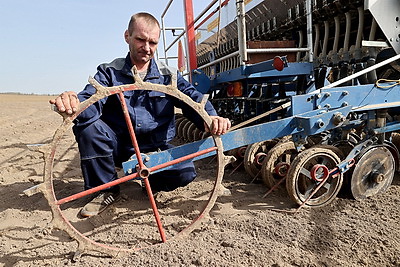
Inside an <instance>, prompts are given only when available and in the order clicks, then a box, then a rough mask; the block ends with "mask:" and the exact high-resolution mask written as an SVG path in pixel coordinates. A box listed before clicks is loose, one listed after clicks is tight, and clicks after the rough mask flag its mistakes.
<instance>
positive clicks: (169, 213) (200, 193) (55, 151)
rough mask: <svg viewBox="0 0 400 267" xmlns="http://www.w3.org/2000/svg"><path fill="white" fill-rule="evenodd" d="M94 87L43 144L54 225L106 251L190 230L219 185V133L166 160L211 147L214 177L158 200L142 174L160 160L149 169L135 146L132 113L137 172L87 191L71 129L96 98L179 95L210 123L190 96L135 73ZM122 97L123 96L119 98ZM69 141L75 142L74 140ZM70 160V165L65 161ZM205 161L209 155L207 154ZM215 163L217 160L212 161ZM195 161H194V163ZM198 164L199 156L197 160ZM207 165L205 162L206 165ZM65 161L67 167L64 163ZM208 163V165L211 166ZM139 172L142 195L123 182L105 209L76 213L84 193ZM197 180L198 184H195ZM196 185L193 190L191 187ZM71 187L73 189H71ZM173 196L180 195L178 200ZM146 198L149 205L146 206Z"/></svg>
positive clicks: (223, 160)
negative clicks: (125, 80)
mask: <svg viewBox="0 0 400 267" xmlns="http://www.w3.org/2000/svg"><path fill="white" fill-rule="evenodd" d="M89 81H90V83H91V84H92V85H93V86H94V87H95V88H96V89H97V93H96V94H94V95H93V96H92V97H91V98H90V99H88V100H86V101H84V102H82V103H81V104H80V106H79V109H78V112H77V113H76V114H75V115H73V116H65V117H64V120H63V123H62V125H61V126H60V127H59V128H58V129H57V131H56V132H55V134H54V137H53V140H52V142H51V143H50V144H48V145H46V147H45V149H44V150H45V151H44V154H45V168H44V170H45V172H44V182H43V183H42V184H41V185H40V186H39V189H40V190H41V191H42V192H43V194H44V196H45V198H46V199H47V201H48V203H49V205H50V208H51V211H52V215H53V220H52V222H53V226H54V227H55V228H59V229H61V230H64V231H65V232H67V233H68V234H69V235H70V236H71V237H72V238H73V239H75V240H76V241H77V242H78V245H79V246H78V251H79V252H80V253H82V252H85V251H98V252H101V253H106V254H110V255H116V254H120V253H123V252H132V251H134V250H137V249H141V248H144V247H148V246H151V245H153V244H158V243H160V242H161V241H163V242H165V241H167V240H170V239H172V238H176V237H178V236H182V235H185V234H188V233H190V232H191V231H192V230H194V229H196V228H197V227H198V226H199V225H200V223H201V221H202V220H203V219H204V218H206V217H207V214H208V213H209V211H210V210H211V208H212V207H213V205H214V203H215V201H216V199H217V196H218V191H219V189H220V184H221V180H222V177H223V174H224V167H225V165H226V164H227V162H228V161H229V160H230V157H226V156H224V154H223V147H222V142H221V138H220V137H219V136H212V137H210V140H211V142H210V143H211V144H212V145H210V147H207V148H205V149H203V150H201V151H200V152H199V153H197V154H189V155H186V156H184V158H183V157H182V158H179V159H177V160H176V162H174V161H172V162H169V163H168V162H167V163H165V164H164V165H168V164H169V165H171V164H175V163H177V162H179V161H183V160H186V159H193V158H194V157H195V156H196V155H198V154H201V153H203V154H206V153H208V152H210V151H211V152H212V151H215V153H216V154H217V160H216V162H217V163H216V167H214V178H212V179H209V178H210V177H209V175H207V177H205V178H202V177H198V178H197V179H196V180H195V181H194V182H192V183H191V184H189V185H188V186H187V187H184V188H178V189H176V190H177V191H179V192H175V193H174V192H161V194H160V195H159V196H158V197H157V203H156V201H155V200H154V196H153V194H152V192H151V188H150V184H149V182H148V179H147V178H146V177H147V176H148V174H149V173H151V172H152V171H154V170H156V169H157V168H161V166H163V167H165V166H164V165H161V164H160V165H157V166H155V167H152V168H149V169H148V168H147V167H146V166H145V164H144V160H143V159H142V155H141V154H140V151H139V148H138V146H137V147H136V146H135V143H137V142H136V137H135V133H134V131H133V128H132V127H131V126H130V124H131V122H130V118H129V116H127V117H128V119H127V125H128V128H129V129H131V131H130V134H131V138H132V142H133V145H134V147H136V148H137V149H136V157H137V159H138V162H139V170H138V172H137V173H134V174H130V175H126V176H124V175H123V176H122V177H120V178H119V179H117V180H115V181H113V182H111V183H108V184H106V185H102V186H99V187H96V188H93V189H90V190H87V191H82V192H80V190H81V189H82V188H83V179H82V178H81V177H80V173H78V172H77V171H76V164H77V157H78V156H79V155H78V151H77V149H76V145H75V146H72V148H71V142H72V140H73V135H72V134H71V132H70V131H68V130H70V128H71V125H72V121H73V120H74V119H75V118H76V116H77V115H78V114H79V113H81V112H82V111H83V110H84V109H85V108H87V107H88V106H90V105H91V104H93V103H95V102H97V101H98V100H100V99H102V98H104V97H106V96H109V95H112V94H118V95H119V96H120V97H119V98H120V99H122V100H121V104H122V107H123V108H124V97H123V92H124V91H129V90H154V91H158V92H162V93H165V94H168V95H171V96H173V97H176V98H178V99H180V100H181V101H183V102H185V103H186V104H188V105H190V106H191V107H193V109H194V110H195V111H196V112H197V113H198V114H199V115H200V116H201V117H202V118H203V120H204V122H205V123H206V124H207V125H208V126H209V127H211V118H210V117H209V116H208V114H207V113H206V111H205V110H204V107H203V106H202V105H201V104H200V103H195V102H193V101H192V100H191V99H190V98H189V97H188V96H186V95H185V94H183V93H181V92H180V91H179V90H176V88H175V87H174V86H173V85H170V86H163V85H158V84H151V83H146V82H142V81H141V80H140V78H139V77H138V75H136V76H135V81H136V82H135V84H132V85H123V86H118V87H103V86H101V85H99V84H98V83H97V82H96V81H95V80H94V79H90V80H89ZM121 96H122V97H121ZM72 144H73V142H72ZM71 158H72V159H73V162H71V163H70V165H65V161H66V160H68V159H71ZM205 161H206V162H207V163H206V164H207V166H208V165H209V164H208V161H209V159H205ZM214 162H215V161H214ZM195 164H198V162H195ZM200 164H202V163H201V161H200ZM204 165H205V164H204ZM65 166H66V167H65ZM209 168H210V167H209ZM138 173H141V174H143V175H142V179H143V182H144V183H145V185H146V189H147V195H148V196H147V195H146V194H143V192H142V188H141V187H140V186H137V184H136V183H128V184H125V185H124V186H123V187H122V188H125V192H124V191H123V190H122V193H123V194H125V195H126V197H125V198H124V199H123V200H122V201H120V202H117V203H115V204H114V205H112V207H110V208H109V209H107V210H106V211H104V212H103V213H101V214H99V215H97V216H93V217H90V218H86V219H80V218H77V216H76V214H77V213H78V211H79V210H80V208H81V207H82V206H83V205H84V204H85V203H86V202H87V201H88V199H87V198H85V195H87V194H91V193H95V192H97V191H100V190H102V189H105V188H106V187H109V186H112V185H115V184H116V183H122V182H127V181H130V180H132V179H136V178H138ZM199 183H201V185H199ZM191 189H196V190H191ZM71 192H72V193H71ZM177 196H179V197H178V198H179V199H177ZM149 201H150V205H149Z"/></svg>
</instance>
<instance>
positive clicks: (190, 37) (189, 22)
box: [183, 0, 197, 80]
mask: <svg viewBox="0 0 400 267" xmlns="http://www.w3.org/2000/svg"><path fill="white" fill-rule="evenodd" d="M183 3H184V8H185V27H186V38H187V47H188V53H187V55H188V57H189V70H190V71H192V70H194V69H197V56H196V35H195V31H194V14H193V1H192V0H184V1H183ZM190 80H191V76H190Z"/></svg>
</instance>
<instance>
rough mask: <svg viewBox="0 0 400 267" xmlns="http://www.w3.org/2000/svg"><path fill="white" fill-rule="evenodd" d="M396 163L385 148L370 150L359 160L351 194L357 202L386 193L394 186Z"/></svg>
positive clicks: (355, 169)
mask: <svg viewBox="0 0 400 267" xmlns="http://www.w3.org/2000/svg"><path fill="white" fill-rule="evenodd" d="M394 172H395V162H394V158H393V155H392V153H391V152H390V151H389V150H388V149H387V148H386V147H384V146H376V147H372V148H370V149H369V150H368V151H366V152H365V153H363V154H362V155H361V157H359V158H358V159H357V162H356V166H355V167H354V171H353V175H352V177H351V193H352V195H353V197H354V198H355V199H357V200H361V199H365V198H368V197H371V196H374V195H376V194H378V193H382V192H385V191H386V189H387V188H388V187H389V186H390V185H391V184H392V181H393V176H394Z"/></svg>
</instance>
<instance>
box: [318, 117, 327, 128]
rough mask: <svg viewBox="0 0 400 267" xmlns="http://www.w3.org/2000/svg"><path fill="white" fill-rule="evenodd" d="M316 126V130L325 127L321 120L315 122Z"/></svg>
mask: <svg viewBox="0 0 400 267" xmlns="http://www.w3.org/2000/svg"><path fill="white" fill-rule="evenodd" d="M316 124H317V127H318V128H322V127H324V126H325V122H324V121H323V120H321V119H319V120H317V122H316Z"/></svg>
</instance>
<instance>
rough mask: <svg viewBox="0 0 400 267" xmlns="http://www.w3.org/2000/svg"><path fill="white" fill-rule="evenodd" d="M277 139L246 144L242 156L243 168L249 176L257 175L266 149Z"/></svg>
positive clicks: (270, 147) (271, 146) (272, 145)
mask: <svg viewBox="0 0 400 267" xmlns="http://www.w3.org/2000/svg"><path fill="white" fill-rule="evenodd" d="M276 143H278V140H275V139H274V140H267V141H262V142H258V143H254V144H251V145H249V146H247V148H246V151H245V153H244V157H243V163H244V169H245V170H246V172H247V173H248V174H249V175H250V176H251V177H253V178H254V177H255V176H257V175H259V172H260V170H261V166H262V165H263V161H264V159H265V156H266V155H267V153H268V151H269V150H270V149H272V148H273V147H274V146H275V145H276Z"/></svg>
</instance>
